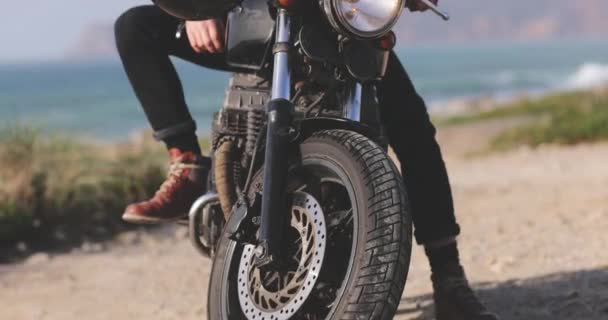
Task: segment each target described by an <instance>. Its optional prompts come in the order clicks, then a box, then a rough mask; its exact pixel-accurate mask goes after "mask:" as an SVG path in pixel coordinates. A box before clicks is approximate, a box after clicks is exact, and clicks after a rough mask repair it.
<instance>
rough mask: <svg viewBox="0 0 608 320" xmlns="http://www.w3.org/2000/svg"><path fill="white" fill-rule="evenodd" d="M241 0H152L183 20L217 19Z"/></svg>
mask: <svg viewBox="0 0 608 320" xmlns="http://www.w3.org/2000/svg"><path fill="white" fill-rule="evenodd" d="M241 1H242V0H152V2H154V4H156V5H157V6H159V7H160V8H161V9H163V10H164V11H166V12H167V13H169V14H170V15H172V16H175V17H178V18H181V19H184V20H206V19H211V18H219V17H221V16H222V15H224V14H226V12H228V11H229V10H230V9H232V8H233V7H234V6H236V5H237V4H238V3H239V2H241Z"/></svg>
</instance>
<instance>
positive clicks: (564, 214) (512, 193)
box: [0, 132, 608, 320]
mask: <svg viewBox="0 0 608 320" xmlns="http://www.w3.org/2000/svg"><path fill="white" fill-rule="evenodd" d="M463 136H464V137H466V136H467V135H466V134H465V135H463ZM454 140H455V139H454V135H453V134H452V132H450V134H449V135H444V136H442V138H441V141H442V142H443V143H444V144H446V148H445V149H446V150H451V149H453V145H454V143H460V144H461V145H466V141H465V142H463V141H460V142H459V141H454ZM463 154H465V153H463V152H460V153H455V152H448V154H447V157H446V159H447V162H448V167H449V170H450V174H451V178H452V183H453V187H454V194H455V198H456V207H457V211H458V218H459V221H460V223H461V225H462V227H463V234H462V236H461V238H460V247H461V256H462V260H463V262H464V264H465V266H466V268H467V270H468V275H469V278H470V280H471V282H472V283H474V285H475V288H476V289H477V290H478V292H479V294H480V296H481V297H482V299H483V300H484V301H486V302H487V303H488V305H489V306H490V307H491V308H492V309H493V310H494V311H495V312H497V313H498V314H499V315H500V316H502V318H503V319H525V320H533V319H547V320H548V319H552V320H556V319H557V320H560V319H564V320H565V319H568V320H582V319H585V320H593V319H598V320H599V319H608V251H607V250H606V246H608V233H607V230H608V206H607V204H608V162H607V161H608V160H607V159H608V145H607V144H599V145H582V146H576V147H541V148H539V149H536V150H529V149H520V150H516V151H512V152H509V153H504V154H492V155H486V156H482V157H467V156H463ZM209 269H210V262H209V261H208V260H205V259H203V258H200V257H199V256H197V255H196V253H195V251H194V249H193V248H191V247H190V245H189V243H188V242H187V240H186V239H185V229H181V228H176V227H170V226H168V227H166V228H164V229H163V230H161V231H159V232H155V233H146V232H143V231H133V232H129V233H125V234H122V235H120V236H119V237H117V238H116V239H115V240H114V241H112V242H108V243H103V244H85V245H83V246H82V247H81V248H77V249H74V250H72V252H70V253H68V254H65V253H64V254H57V255H49V254H47V253H37V254H34V255H32V256H30V257H29V258H28V259H27V260H25V261H24V262H22V263H19V264H11V265H0V288H1V290H0V301H2V310H1V311H0V318H2V319H17V320H20V319H59V320H69V319H88V320H94V319H100V320H102V319H103V320H107V319H115V320H121V319H159V320H161V319H182V320H186V319H203V318H204V317H205V301H206V295H207V292H206V289H205V288H206V284H207V280H208V277H209V271H210V270H209ZM431 292H432V291H431V284H430V281H429V271H428V266H427V262H426V259H425V257H424V254H423V252H422V250H421V249H420V248H415V251H414V258H413V263H412V267H411V272H410V276H409V279H408V284H407V286H406V291H405V293H404V296H403V300H402V303H401V305H400V308H399V312H398V313H399V314H398V316H397V319H418V320H422V319H433V307H432V297H431V295H430V294H431Z"/></svg>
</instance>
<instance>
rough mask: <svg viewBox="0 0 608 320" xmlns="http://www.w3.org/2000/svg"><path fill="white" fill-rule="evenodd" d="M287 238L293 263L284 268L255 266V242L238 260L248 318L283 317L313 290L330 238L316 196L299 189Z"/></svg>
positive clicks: (240, 292) (240, 289)
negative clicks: (275, 269)
mask: <svg viewBox="0 0 608 320" xmlns="http://www.w3.org/2000/svg"><path fill="white" fill-rule="evenodd" d="M286 234H289V235H290V236H287V239H285V240H286V241H288V240H291V241H293V242H294V243H293V245H291V246H289V249H290V250H289V252H288V253H289V255H288V256H289V257H290V262H291V263H290V264H288V265H289V266H288V267H287V268H285V270H280V271H272V270H270V271H269V270H260V269H259V268H257V267H254V266H253V263H252V262H253V259H254V257H255V253H254V252H255V246H254V245H246V246H245V247H244V249H243V254H242V256H241V260H240V263H239V270H238V286H237V287H238V296H239V303H240V305H241V310H243V313H244V314H245V316H246V317H247V319H256V320H259V319H262V320H263V319H271V320H282V319H288V318H290V317H291V316H293V315H294V314H295V313H296V312H297V311H298V310H299V309H300V307H302V305H303V304H304V302H305V301H306V299H307V298H308V296H309V295H310V293H311V292H312V290H313V288H314V287H315V284H316V282H317V279H318V278H319V273H320V271H321V266H322V264H323V258H324V255H325V247H326V241H327V228H326V224H325V217H324V215H323V211H322V209H321V206H320V205H319V203H318V202H317V200H316V199H315V198H314V197H313V196H311V195H309V194H307V193H304V192H296V193H295V194H294V196H293V205H292V208H291V230H290V232H287V233H286Z"/></svg>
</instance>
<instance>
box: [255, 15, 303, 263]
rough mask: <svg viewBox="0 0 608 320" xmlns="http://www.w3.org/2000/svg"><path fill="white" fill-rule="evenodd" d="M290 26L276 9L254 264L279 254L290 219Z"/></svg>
mask: <svg viewBox="0 0 608 320" xmlns="http://www.w3.org/2000/svg"><path fill="white" fill-rule="evenodd" d="M290 32H291V25H290V17H289V15H288V14H287V11H285V10H284V9H279V10H278V14H277V19H276V43H275V46H274V50H273V51H274V70H273V72H274V74H273V80H272V100H271V101H270V102H269V103H268V105H267V107H266V111H267V114H268V121H267V123H268V129H267V133H266V156H265V164H264V187H263V194H262V212H261V226H260V245H259V247H258V248H259V249H260V250H259V251H258V255H257V256H258V259H257V260H258V261H257V262H256V264H258V265H263V264H268V263H270V262H272V261H273V260H274V258H275V257H276V256H278V255H279V252H280V249H281V242H282V239H283V234H284V231H285V229H287V228H286V225H287V221H289V220H288V219H287V217H289V216H290V211H289V210H288V205H289V204H288V201H287V194H286V189H287V173H288V169H289V167H288V162H289V157H288V156H289V145H290V141H291V139H290V127H291V122H292V113H293V109H294V107H293V104H292V103H291V102H290V99H291V71H290V65H289V49H290V47H291V35H290Z"/></svg>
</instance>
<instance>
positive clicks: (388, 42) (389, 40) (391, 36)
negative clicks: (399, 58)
mask: <svg viewBox="0 0 608 320" xmlns="http://www.w3.org/2000/svg"><path fill="white" fill-rule="evenodd" d="M377 41H378V47H380V49H382V50H387V51H390V50H393V48H394V47H395V45H396V44H397V36H396V35H395V33H394V32H393V31H390V32H389V33H387V34H385V35H384V36H382V38H380V39H378V40H377Z"/></svg>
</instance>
